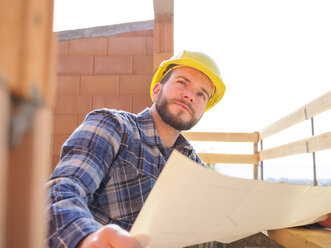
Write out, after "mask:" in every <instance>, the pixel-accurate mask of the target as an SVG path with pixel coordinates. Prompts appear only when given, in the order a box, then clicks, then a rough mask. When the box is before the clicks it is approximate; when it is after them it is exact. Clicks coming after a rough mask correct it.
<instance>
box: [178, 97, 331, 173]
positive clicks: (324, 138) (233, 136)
mask: <svg viewBox="0 0 331 248" xmlns="http://www.w3.org/2000/svg"><path fill="white" fill-rule="evenodd" d="M330 108H331V91H329V92H327V93H326V94H324V95H323V96H321V97H319V98H317V99H316V100H314V101H312V102H310V103H308V104H306V105H305V106H303V107H301V108H300V109H298V110H296V111H294V112H293V113H291V114H289V115H287V116H285V117H284V118H282V119H280V120H278V121H276V122H274V123H273V124H271V125H269V126H268V127H266V128H264V129H262V130H261V131H259V132H254V133H219V132H183V135H184V136H185V137H186V138H187V139H188V140H190V141H207V142H208V141H209V142H215V141H216V142H250V143H252V144H253V153H252V154H220V153H206V152H203V153H199V156H200V157H201V158H202V160H203V161H204V162H205V163H235V164H253V165H254V173H253V175H254V176H253V177H254V179H257V178H258V175H257V171H258V165H259V163H260V162H263V161H265V160H269V159H274V158H280V157H284V156H290V155H295V154H302V153H315V152H317V151H321V150H325V149H331V131H330V132H326V133H323V134H319V135H317V136H313V135H314V129H313V127H312V136H311V137H309V138H306V139H302V140H297V141H294V142H291V143H287V144H283V145H281V146H276V147H272V148H269V149H267V150H260V151H258V147H257V146H258V142H261V143H262V142H263V140H264V139H266V138H268V137H270V136H272V135H274V134H277V133H279V132H281V131H283V130H285V129H287V128H290V127H292V126H294V125H296V124H298V123H300V122H303V121H304V120H307V119H311V120H312V123H313V117H314V116H316V115H318V114H320V113H322V112H324V111H326V110H328V109H330Z"/></svg>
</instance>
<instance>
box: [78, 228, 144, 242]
mask: <svg viewBox="0 0 331 248" xmlns="http://www.w3.org/2000/svg"><path fill="white" fill-rule="evenodd" d="M77 247H78V248H140V246H139V244H138V242H137V241H136V240H135V239H133V238H132V237H131V236H130V233H128V232H127V231H126V230H124V229H122V228H121V227H119V226H118V225H114V224H109V225H106V226H104V227H102V228H101V229H100V230H98V231H96V232H94V233H91V234H89V235H88V236H86V237H85V238H84V239H83V240H82V241H81V242H80V243H79V245H78V246H77Z"/></svg>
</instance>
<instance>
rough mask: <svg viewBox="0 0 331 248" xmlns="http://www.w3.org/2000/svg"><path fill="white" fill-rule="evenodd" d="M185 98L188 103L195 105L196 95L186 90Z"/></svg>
mask: <svg viewBox="0 0 331 248" xmlns="http://www.w3.org/2000/svg"><path fill="white" fill-rule="evenodd" d="M183 98H184V100H185V101H187V102H189V103H193V101H194V94H193V92H191V91H190V90H186V91H185V92H184V93H183Z"/></svg>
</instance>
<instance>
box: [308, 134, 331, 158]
mask: <svg viewBox="0 0 331 248" xmlns="http://www.w3.org/2000/svg"><path fill="white" fill-rule="evenodd" d="M307 142H308V152H310V153H311V152H318V151H322V150H326V149H331V132H327V133H323V134H320V135H316V136H314V137H311V138H309V139H308V140H307Z"/></svg>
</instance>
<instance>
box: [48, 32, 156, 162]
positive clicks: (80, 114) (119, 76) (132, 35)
mask: <svg viewBox="0 0 331 248" xmlns="http://www.w3.org/2000/svg"><path fill="white" fill-rule="evenodd" d="M154 39H155V38H154V37H153V30H140V31H131V32H124V33H123V32H119V33H117V34H116V35H112V36H109V37H86V38H79V39H71V40H63V41H59V43H58V64H57V83H56V100H55V105H54V107H53V117H54V125H53V135H52V138H53V167H55V165H56V164H57V163H58V161H59V154H60V150H61V146H62V144H63V142H64V141H65V140H66V139H67V138H68V137H69V135H70V134H71V133H72V132H73V130H75V128H76V127H77V126H78V125H79V124H80V123H81V122H82V121H83V120H84V118H85V116H86V114H87V113H88V112H90V111H91V110H93V109H97V108H103V107H107V108H114V109H119V110H125V111H130V112H133V113H138V112H140V111H141V110H143V109H144V108H145V107H149V106H151V104H152V102H151V100H150V97H149V87H150V82H151V79H152V76H153V53H154V45H153V43H154V41H153V40H154Z"/></svg>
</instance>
